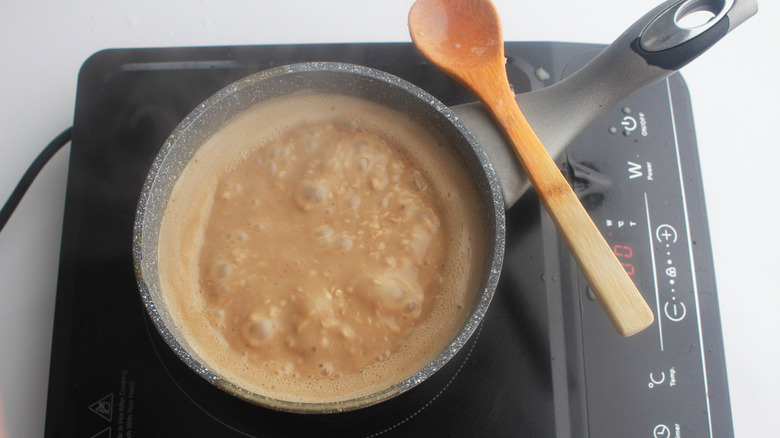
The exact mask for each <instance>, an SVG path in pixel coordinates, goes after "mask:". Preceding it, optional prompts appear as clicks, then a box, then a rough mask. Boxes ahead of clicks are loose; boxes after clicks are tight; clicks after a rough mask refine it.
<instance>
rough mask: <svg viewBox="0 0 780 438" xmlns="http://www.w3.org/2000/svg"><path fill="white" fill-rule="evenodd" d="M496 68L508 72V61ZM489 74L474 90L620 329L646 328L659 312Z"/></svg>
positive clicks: (509, 93) (505, 90)
mask: <svg viewBox="0 0 780 438" xmlns="http://www.w3.org/2000/svg"><path fill="white" fill-rule="evenodd" d="M496 68H499V69H500V70H501V72H500V74H503V75H506V73H505V70H504V66H503V65H498V66H496ZM474 73H475V74H479V73H477V72H476V71H475V72H474ZM495 73H496V72H493V73H491V75H492V74H495ZM487 76H490V75H486V77H484V78H481V79H477V78H472V79H474V80H473V81H470V83H471V84H472V85H474V84H482V85H479V88H480V89H475V90H474V91H475V92H476V94H478V95H480V97H481V99H482V100H483V103H484V104H485V106H486V107H488V109H489V110H490V111H491V112H492V113H493V116H494V117H495V118H496V120H497V121H498V123H499V125H500V126H501V128H502V129H503V131H504V133H505V134H506V136H507V137H508V138H509V140H510V144H512V147H513V148H514V151H515V154H516V155H517V157H518V158H519V159H520V162H521V163H522V164H523V167H524V168H525V171H526V173H527V174H528V177H529V179H530V180H531V182H532V183H533V185H534V187H535V189H536V191H537V193H538V194H539V197H540V198H541V200H542V202H543V204H544V206H545V208H546V209H547V212H548V213H549V215H550V216H551V217H552V219H553V222H555V225H556V226H557V228H558V230H559V232H560V233H561V234H562V235H563V237H564V240H565V241H566V243H567V245H568V247H569V250H570V251H571V253H572V255H573V256H574V259H575V260H576V262H577V265H578V266H579V268H580V271H581V272H582V273H583V275H584V276H585V279H586V280H587V282H588V285H590V288H591V290H593V292H594V294H595V295H596V298H598V301H599V303H600V304H601V306H602V307H603V308H604V310H605V311H606V313H607V316H608V317H609V319H610V321H611V322H612V324H613V325H614V326H615V329H616V330H617V331H618V333H620V334H621V335H623V336H630V335H633V334H635V333H637V332H639V331H641V330H643V329H645V328H647V327H648V326H649V325H650V324H652V323H653V319H654V317H653V312H652V310H650V307H649V306H648V305H647V302H645V300H644V298H643V297H642V294H641V293H640V292H639V291H638V290H637V288H636V286H635V285H634V283H633V281H631V278H629V276H628V274H627V273H626V271H625V268H623V266H622V265H621V264H620V262H619V261H618V259H617V257H616V256H615V254H614V253H613V251H612V249H611V248H610V247H609V244H607V242H606V240H605V239H604V237H603V236H602V235H601V232H600V231H599V230H598V228H597V227H596V225H595V224H594V223H593V220H591V218H590V216H589V215H588V212H587V211H586V210H585V208H584V207H583V206H582V204H581V203H580V201H579V199H578V198H577V195H575V194H574V191H573V190H572V188H571V186H570V185H569V183H568V182H567V181H566V179H565V178H564V176H563V174H562V173H561V171H560V169H558V166H557V165H556V164H555V162H554V161H553V159H552V158H551V157H550V155H549V154H548V153H547V150H546V149H545V148H544V146H543V145H542V143H541V141H540V140H539V138H538V137H537V136H536V134H535V133H534V132H533V130H532V129H531V127H530V126H529V124H528V122H527V121H526V119H525V116H523V113H522V112H521V111H520V109H519V108H518V106H517V103H516V102H515V99H514V93H512V91H511V90H510V89H509V86H508V85H507V83H506V82H505V81H504V83H503V86H502V84H501V82H502V81H498V80H496V79H495V76H493V77H492V78H488V77H487Z"/></svg>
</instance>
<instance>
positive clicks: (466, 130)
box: [133, 0, 757, 413]
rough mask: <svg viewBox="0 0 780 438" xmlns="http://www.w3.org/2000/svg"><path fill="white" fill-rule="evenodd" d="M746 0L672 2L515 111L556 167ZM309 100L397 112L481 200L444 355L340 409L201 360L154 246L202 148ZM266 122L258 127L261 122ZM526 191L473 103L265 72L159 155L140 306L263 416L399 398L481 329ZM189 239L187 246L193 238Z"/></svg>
mask: <svg viewBox="0 0 780 438" xmlns="http://www.w3.org/2000/svg"><path fill="white" fill-rule="evenodd" d="M701 11H705V12H708V13H710V14H711V15H712V18H711V19H709V21H707V22H706V23H703V24H700V25H698V26H695V27H683V26H681V25H680V24H679V23H680V22H681V19H682V18H683V17H684V16H687V15H690V14H692V13H694V12H701ZM756 11H757V5H756V2H755V1H754V0H682V1H680V0H671V1H667V2H665V3H663V4H661V5H660V6H658V7H657V8H655V9H654V10H652V11H650V12H649V13H648V14H646V15H645V16H644V17H642V18H641V19H640V20H639V21H637V22H636V23H635V24H633V25H632V26H631V27H630V28H629V29H628V30H626V32H624V33H623V34H622V35H621V36H620V37H619V38H618V39H617V40H616V41H615V42H614V43H612V44H611V45H610V46H609V47H607V48H606V49H605V50H603V51H602V52H601V53H600V54H599V55H597V56H596V57H595V58H594V59H593V60H592V61H591V62H590V63H588V64H587V65H586V66H585V67H583V68H581V69H580V70H579V71H577V72H576V73H575V74H573V75H572V76H570V77H568V78H566V79H565V80H563V81H561V82H559V83H557V84H555V85H553V86H550V87H547V88H544V89H541V90H537V91H533V92H529V93H526V94H521V95H518V96H517V101H518V104H519V105H520V107H521V109H522V111H523V113H524V114H525V115H526V118H527V119H528V121H529V123H530V124H531V126H532V127H533V129H534V131H535V132H536V134H537V135H538V137H539V138H540V139H541V140H542V143H543V144H544V145H545V147H546V148H547V149H548V151H549V152H550V154H551V155H552V156H553V157H556V156H559V155H560V154H561V153H562V152H563V151H564V150H565V148H566V146H567V145H568V144H569V142H570V141H571V140H573V139H574V138H575V137H576V136H577V135H578V134H579V133H580V132H581V131H582V130H583V129H584V128H585V127H587V126H588V125H589V124H591V123H592V122H593V121H595V120H596V119H597V118H599V117H600V116H601V115H603V114H604V113H605V112H606V111H608V110H609V109H611V108H612V107H614V106H615V105H616V104H617V103H618V102H619V101H620V100H622V99H623V98H624V97H626V96H628V95H629V94H631V93H632V92H634V91H636V90H638V89H640V88H642V87H643V86H645V85H648V84H650V83H653V82H655V81H658V80H660V79H662V78H664V77H666V76H667V75H669V74H671V73H673V72H674V71H676V70H677V69H679V68H680V67H682V66H683V65H685V64H686V63H688V62H689V61H691V60H692V59H694V58H695V57H697V56H698V55H700V54H701V53H703V52H704V51H705V50H707V49H708V48H709V47H710V46H712V45H713V44H714V43H715V42H717V41H718V40H719V39H720V38H722V37H723V36H724V35H725V34H726V33H728V32H729V31H731V30H732V29H734V28H735V27H737V26H738V25H739V24H741V23H742V22H743V21H745V20H746V19H748V18H749V17H750V16H752V15H753V14H755V12H756ZM302 90H316V91H321V92H324V93H336V94H339V95H346V96H355V97H359V98H361V99H366V100H369V101H372V102H375V103H378V104H381V105H383V106H386V107H389V108H392V109H395V110H397V111H399V112H401V113H403V114H406V115H408V116H409V117H410V118H411V119H414V120H416V121H418V122H419V123H420V124H421V125H424V126H426V127H429V128H430V129H432V130H434V131H436V135H438V136H441V138H443V139H444V141H445V142H446V144H447V145H448V147H449V148H450V149H451V151H452V152H453V154H454V156H455V157H457V160H459V161H460V163H461V164H462V166H461V167H462V168H461V169H460V170H459V171H462V172H466V173H467V174H468V176H467V179H469V180H471V181H472V182H473V186H474V189H475V190H476V191H477V192H478V194H479V198H480V202H481V205H480V206H470V207H469V208H478V209H479V210H480V212H481V215H482V217H483V219H484V220H483V222H484V226H485V228H486V229H485V230H484V233H485V236H486V238H485V239H484V244H483V246H484V247H482V248H479V250H480V251H481V252H483V253H484V257H481V258H480V261H479V263H480V266H479V267H478V268H479V270H480V272H481V274H480V276H479V279H478V281H477V284H476V285H475V287H476V289H477V290H476V293H475V294H474V298H473V299H472V300H471V301H470V302H469V303H468V305H467V308H466V309H465V310H464V312H465V316H464V317H463V318H462V322H461V323H459V326H458V327H457V328H456V330H454V332H453V333H454V334H453V335H452V337H451V339H449V340H448V342H446V346H445V347H443V348H442V349H441V350H440V351H434V352H431V358H430V360H428V361H427V362H426V363H425V364H423V365H422V366H420V367H419V368H418V369H413V370H411V371H409V372H408V373H407V375H404V376H403V377H401V378H398V379H397V381H394V382H389V383H388V384H386V385H385V386H382V387H377V388H373V389H372V390H371V391H369V392H368V393H365V394H361V395H359V396H355V397H348V398H346V399H339V400H326V401H311V400H308V401H300V400H291V399H285V398H282V397H276V396H269V395H268V394H263V393H261V392H259V391H255V390H252V389H248V388H247V387H245V386H243V385H241V384H240V383H237V382H236V381H233V380H232V379H231V378H229V377H226V376H225V375H223V374H222V373H221V372H220V371H219V370H218V369H215V367H213V366H212V365H211V364H209V363H208V362H207V361H205V360H204V359H203V357H202V356H201V355H200V353H199V352H198V350H197V348H194V347H193V345H192V343H191V341H190V340H188V339H187V338H186V337H185V336H184V335H183V334H182V332H181V330H180V324H179V323H178V322H177V321H176V319H175V317H174V316H173V315H172V312H171V310H170V309H169V307H168V304H167V301H166V297H165V290H163V289H164V288H163V287H162V285H161V280H160V272H159V269H158V268H159V265H158V262H159V259H158V249H159V248H158V243H159V239H160V229H161V224H162V222H163V217H164V215H165V212H166V207H167V206H168V201H169V198H170V196H171V193H172V192H173V190H174V188H175V186H176V184H177V182H178V180H179V176H180V175H181V174H182V172H183V171H184V170H185V168H186V167H187V166H188V165H189V164H190V162H191V160H193V157H194V156H196V155H197V152H198V150H199V148H200V147H201V146H202V145H203V144H204V143H205V142H207V140H208V139H209V138H211V137H212V135H213V134H214V133H215V132H217V131H218V130H219V129H220V128H221V127H223V126H224V125H225V124H226V123H228V122H229V121H230V120H232V119H233V118H234V117H236V116H237V115H239V114H241V113H243V112H245V111H246V110H247V109H249V108H252V107H255V106H257V105H262V104H263V103H264V102H267V101H271V100H273V99H276V98H279V97H282V96H286V95H290V94H293V93H298V92H301V91H302ZM258 123H262V121H258ZM529 187H530V184H529V182H528V180H527V178H526V177H525V175H524V172H523V170H522V168H521V167H520V165H519V164H518V163H517V160H516V159H515V158H514V156H513V154H512V152H511V150H510V148H509V146H508V145H507V144H506V142H505V140H504V139H503V136H502V134H501V132H500V131H499V129H498V128H497V126H496V125H495V124H494V123H493V122H492V120H491V119H490V117H489V115H488V113H487V112H486V110H485V109H484V108H483V107H481V105H479V104H478V103H473V104H466V105H462V106H457V107H452V108H448V107H446V106H445V105H443V104H442V103H440V102H439V101H437V100H436V99H435V98H434V97H432V96H431V95H429V94H428V93H426V92H425V91H423V90H421V89H420V88H418V87H416V86H415V85H413V84H410V83H408V82H406V81H404V80H402V79H399V78H397V77H395V76H392V75H390V74H387V73H384V72H381V71H378V70H374V69H370V68H367V67H363V66H358V65H351V64H342V63H328V62H315V63H303V64H295V65H288V66H283V67H277V68H272V69H270V70H266V71H262V72H259V73H256V74H254V75H251V76H249V77H246V78H244V79H241V80H239V81H237V82H235V83H233V84H231V85H229V86H227V87H226V88H224V89H222V90H220V91H219V92H217V93H216V94H215V95H213V96H212V97H211V98H209V99H208V100H206V101H205V102H203V103H202V104H201V105H200V106H198V107H197V108H196V109H195V110H193V111H192V112H191V113H190V114H189V115H188V116H187V117H186V118H185V119H184V120H183V121H182V122H181V123H180V124H179V125H178V126H177V128H176V129H175V130H174V131H173V133H172V134H171V135H170V137H169V138H168V139H167V141H166V142H165V143H164V145H163V146H162V148H161V149H160V151H159V154H158V155H157V157H156V159H155V160H154V162H153V164H152V167H151V169H150V171H149V173H148V176H147V179H146V182H145V184H144V187H143V190H142V193H141V195H140V201H139V203H138V209H137V213H136V220H135V229H134V235H133V238H134V241H133V260H134V265H135V271H136V278H137V282H138V286H139V290H140V294H141V298H142V300H143V303H144V305H145V307H146V310H147V312H148V314H149V316H150V318H151V320H152V322H153V323H154V325H155V327H156V328H157V330H158V331H159V333H160V334H161V336H162V337H163V338H164V340H165V341H166V342H167V344H168V345H169V346H170V347H171V349H172V350H173V351H174V352H175V353H176V354H177V355H178V356H179V358H180V359H181V360H182V361H184V362H185V363H186V364H187V365H188V366H189V367H190V368H192V369H193V370H194V371H195V372H196V373H197V374H199V375H200V376H201V377H203V378H204V379H206V380H207V381H208V382H210V383H212V384H213V385H215V386H217V387H218V388H220V389H222V390H224V391H227V392H228V393H231V394H233V395H235V396H238V397H240V398H242V399H244V400H247V401H249V402H252V403H255V404H259V405H262V406H265V407H269V408H273V409H278V410H283V411H289V412H298V413H328V412H340V411H346V410H353V409H358V408H362V407H366V406H369V405H373V404H375V403H378V402H381V401H383V400H386V399H388V398H391V397H394V396H396V395H398V394H400V393H403V392H405V391H407V390H409V389H410V388H412V387H414V386H416V385H417V384H419V383H420V382H422V381H424V380H425V379H427V378H428V377H429V376H431V375H432V374H433V373H435V372H436V371H437V370H438V369H440V368H441V367H442V366H443V365H444V364H446V363H447V362H448V361H449V360H450V359H451V358H452V357H453V356H454V355H455V354H456V353H457V352H458V351H459V349H460V348H461V347H462V346H463V345H464V344H465V343H466V341H467V340H468V339H469V337H470V336H471V334H472V333H473V332H474V331H475V329H476V328H477V326H478V325H479V324H480V322H481V321H482V319H483V317H484V315H485V313H486V310H487V308H488V306H489V304H490V302H491V299H492V297H493V294H494V291H495V289H496V286H497V283H498V279H499V274H500V272H501V269H502V263H503V251H504V239H505V229H504V211H505V209H507V208H509V207H510V206H511V205H513V204H514V203H515V202H516V201H517V200H518V199H519V198H520V196H521V195H522V194H523V193H524V192H525V191H527V190H528V189H529ZM193 238H194V237H193Z"/></svg>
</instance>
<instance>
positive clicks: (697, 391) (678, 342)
mask: <svg viewBox="0 0 780 438" xmlns="http://www.w3.org/2000/svg"><path fill="white" fill-rule="evenodd" d="M687 97H688V96H687V90H686V88H685V85H684V83H683V81H682V79H681V78H680V76H679V75H674V76H672V77H670V78H669V79H667V80H664V81H661V82H659V83H656V84H654V85H652V86H650V87H648V88H646V89H644V90H640V91H639V92H638V93H636V94H635V95H633V96H631V97H630V98H628V99H627V100H626V101H624V102H623V103H622V105H620V106H618V107H616V108H614V109H613V110H612V111H611V112H610V113H609V114H607V115H606V116H604V117H603V118H602V119H601V120H600V121H598V122H597V123H595V124H594V125H592V126H591V127H590V128H589V129H588V130H587V131H586V132H585V133H584V134H583V135H582V136H581V137H579V139H578V140H577V141H576V142H575V144H574V145H572V147H571V148H570V149H569V151H568V152H567V154H566V157H565V163H564V169H565V171H566V172H567V173H568V177H569V180H570V181H571V182H572V185H573V186H574V188H575V190H576V192H577V193H578V196H579V197H580V199H581V201H582V202H583V204H584V205H585V206H586V208H587V209H588V211H589V213H590V214H591V216H592V218H593V220H594V222H595V223H596V225H597V226H598V227H599V229H600V230H601V232H602V234H603V235H604V237H605V238H606V239H607V241H608V243H609V244H610V246H611V247H612V249H613V251H614V253H615V255H616V256H617V258H618V260H620V262H621V263H622V264H623V266H624V268H625V269H626V272H628V274H629V276H630V277H631V278H632V279H633V280H634V282H635V284H636V285H637V287H638V288H639V290H640V291H641V292H642V294H643V296H644V298H645V299H646V301H647V302H648V304H649V305H650V307H651V308H652V309H653V311H654V314H655V322H654V324H653V325H652V326H651V327H650V328H648V329H646V330H645V331H644V332H641V333H639V334H637V335H635V336H633V337H631V338H626V339H621V338H620V337H619V336H618V335H617V334H615V332H614V330H613V329H612V326H611V325H610V324H609V322H608V320H607V319H606V317H605V315H604V312H603V310H602V309H601V307H600V306H599V304H598V302H596V298H595V296H594V295H593V293H592V292H591V291H590V290H589V288H588V286H587V284H586V283H585V281H584V279H583V278H582V277H581V276H579V275H576V278H574V279H573V280H572V281H573V283H575V285H574V287H572V290H574V291H577V293H576V294H573V295H571V296H570V297H569V298H570V299H569V301H568V303H567V304H568V307H569V309H572V313H573V314H577V315H578V318H579V324H578V327H576V329H574V330H570V332H569V334H568V335H567V336H569V337H576V338H579V339H578V340H574V339H572V340H570V342H575V341H577V342H579V345H580V346H579V347H578V348H576V350H578V351H579V352H580V354H581V356H580V358H577V359H576V360H575V362H576V361H577V360H582V364H579V365H580V366H581V369H582V375H581V376H582V377H583V378H584V381H587V382H601V384H599V385H589V386H588V388H587V391H585V392H584V393H583V394H582V398H581V399H580V400H576V399H572V400H573V401H572V403H573V404H578V403H579V404H580V406H579V407H578V408H579V409H586V410H587V415H588V421H587V429H588V433H589V436H594V437H596V436H646V437H653V438H670V437H710V436H714V434H713V430H720V431H722V430H731V420H730V415H724V413H726V414H728V412H729V410H728V409H729V407H728V403H727V402H726V403H725V405H724V403H723V401H722V400H724V399H726V400H727V395H728V394H727V393H723V392H727V390H726V389H725V388H726V385H725V379H726V375H725V370H724V369H723V364H722V360H719V361H718V360H712V361H708V356H709V355H710V353H711V351H712V350H713V346H717V349H718V350H719V349H720V348H722V347H721V345H722V340H721V339H720V337H719V336H718V335H717V334H719V333H720V332H719V330H718V329H713V327H719V326H720V321H719V317H718V314H717V312H714V313H713V312H711V311H705V312H702V310H701V309H702V308H703V307H706V308H711V307H712V306H714V305H716V303H714V300H715V284H714V279H713V273H712V272H711V270H710V269H709V267H710V266H712V260H711V253H710V251H709V248H708V242H709V236H708V232H707V225H706V219H705V211H704V202H703V195H702V189H701V186H700V184H701V182H700V181H701V176H700V175H699V167H698V163H697V161H696V159H697V158H696V152H695V151H696V143H695V137H694V129H693V124H692V120H691V116H690V114H691V113H690V107H689V106H688V105H689V103H688V102H689V100H688V98H687ZM705 334H706V336H705ZM569 354H570V356H571V353H569ZM570 360H574V359H572V358H570ZM627 363H630V364H631V366H620V364H627ZM575 369H580V367H576V368H575ZM616 388H620V391H619V392H617V391H616ZM618 393H619V394H620V395H619V396H618V395H617V394H618ZM626 407H629V408H628V409H626ZM621 408H622V409H621ZM616 412H620V415H621V416H623V417H624V418H622V419H621V421H614V420H615V415H616ZM626 425H631V426H630V427H631V428H632V430H626ZM575 435H576V434H575Z"/></svg>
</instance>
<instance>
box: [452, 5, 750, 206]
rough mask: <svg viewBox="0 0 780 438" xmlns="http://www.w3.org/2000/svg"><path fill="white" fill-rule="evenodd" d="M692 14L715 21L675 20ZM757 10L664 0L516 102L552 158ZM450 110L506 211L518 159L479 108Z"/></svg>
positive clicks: (517, 184)
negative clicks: (487, 168) (491, 172)
mask: <svg viewBox="0 0 780 438" xmlns="http://www.w3.org/2000/svg"><path fill="white" fill-rule="evenodd" d="M697 11H708V12H709V13H711V14H712V15H714V17H713V18H712V19H710V20H709V21H707V22H706V23H704V24H701V25H699V26H697V27H694V28H685V27H681V26H679V25H678V24H677V23H678V20H679V19H680V18H682V17H685V16H688V15H689V14H691V13H693V12H697ZM757 11H758V4H757V2H756V0H669V1H666V2H664V3H663V4H661V5H659V6H658V7H656V8H655V9H653V10H652V11H650V12H649V13H647V14H646V15H645V16H643V17H642V18H640V19H639V20H638V21H637V22H636V23H634V24H633V25H632V26H631V27H629V28H628V29H627V30H626V31H625V32H624V33H623V34H622V35H621V36H620V37H619V38H618V39H617V40H615V41H614V42H613V43H612V44H610V45H609V46H608V47H607V48H605V49H604V50H603V51H602V52H601V53H599V54H598V55H597V56H596V57H595V58H594V59H593V60H592V61H590V62H589V63H588V64H587V65H585V66H584V67H582V68H581V69H579V70H578V71H577V72H575V73H574V74H573V75H571V76H569V77H568V78H566V79H564V80H563V81H561V82H558V83H556V84H553V85H551V86H549V87H546V88H543V89H541V90H536V91H532V92H529V93H524V94H520V95H518V96H517V103H518V105H519V106H520V109H522V111H523V114H525V117H526V119H528V122H529V123H530V124H531V127H532V128H533V129H534V132H536V135H537V136H538V137H539V139H540V140H541V141H542V144H544V145H545V147H546V148H547V150H548V151H549V152H550V155H552V156H553V157H554V158H557V157H559V156H560V155H561V154H562V153H563V152H564V151H565V150H566V147H567V146H568V145H569V143H571V141H572V140H574V139H575V138H576V137H577V136H578V135H579V134H580V133H581V132H582V131H583V130H584V129H585V128H587V127H588V126H589V125H590V124H592V123H593V122H595V121H596V120H597V119H598V118H600V117H601V116H602V115H604V113H606V112H607V111H609V110H610V109H612V108H614V106H615V105H617V104H618V103H619V102H620V101H621V100H623V99H624V98H626V97H627V96H629V95H630V94H632V93H633V92H635V91H637V90H639V89H640V88H642V87H644V86H646V85H649V84H651V83H654V82H656V81H658V80H661V79H663V78H665V77H667V76H669V75H670V74H672V73H674V72H675V71H677V70H678V69H680V68H681V67H683V66H684V65H686V64H687V63H689V62H690V61H692V60H693V59H695V58H696V57H698V56H699V55H701V54H702V53H704V52H705V51H706V50H707V49H709V48H710V47H711V46H712V45H713V44H715V43H716V42H718V41H719V40H720V39H721V38H723V36H725V35H726V34H727V33H728V32H730V31H731V30H733V29H734V28H736V27H737V26H739V25H740V24H742V23H743V22H744V21H745V20H747V19H748V18H750V17H751V16H753V15H754V14H755V13H756V12H757ZM452 110H453V111H454V112H455V113H456V114H457V115H458V117H459V118H461V119H462V120H463V121H464V123H466V125H467V126H468V127H469V129H470V130H471V132H472V133H473V134H474V136H475V137H476V138H477V140H478V141H479V143H480V144H481V145H482V147H483V148H484V149H485V150H486V152H487V154H488V156H489V157H490V161H491V162H492V163H493V167H494V168H495V170H496V173H497V174H498V177H499V181H500V182H501V188H502V190H503V194H504V202H505V205H506V208H509V207H510V206H512V205H513V204H514V203H515V202H516V201H517V200H518V199H519V198H520V196H522V195H523V193H525V192H526V191H527V190H528V189H529V188H530V186H531V185H530V182H529V181H528V178H527V177H526V176H525V172H524V171H523V170H522V167H521V166H520V164H519V162H518V160H517V159H516V158H515V156H514V153H513V152H512V150H511V148H510V147H509V145H508V144H507V143H506V140H505V139H504V136H503V135H502V133H501V131H500V130H499V129H498V127H497V126H496V125H495V123H493V121H492V120H491V119H490V115H489V114H488V112H487V111H486V110H485V109H484V108H483V107H482V105H480V104H479V103H473V104H466V105H459V106H455V107H453V108H452Z"/></svg>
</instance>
